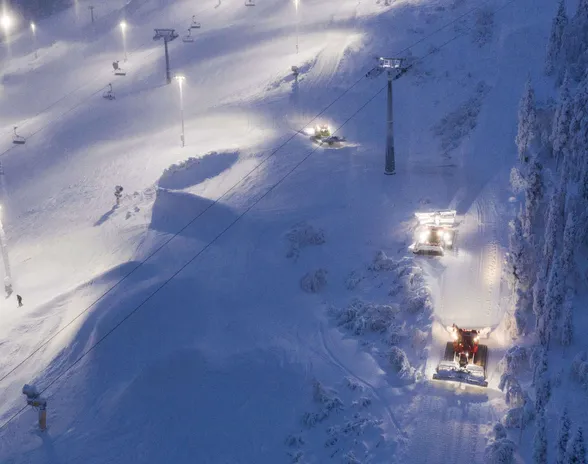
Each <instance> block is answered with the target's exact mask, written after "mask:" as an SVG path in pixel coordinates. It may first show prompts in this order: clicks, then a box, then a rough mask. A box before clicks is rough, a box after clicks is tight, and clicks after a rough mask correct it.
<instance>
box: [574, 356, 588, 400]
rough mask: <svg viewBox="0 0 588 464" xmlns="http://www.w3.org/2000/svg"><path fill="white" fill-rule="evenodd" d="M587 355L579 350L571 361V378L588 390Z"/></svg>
mask: <svg viewBox="0 0 588 464" xmlns="http://www.w3.org/2000/svg"><path fill="white" fill-rule="evenodd" d="M587 361H588V355H587V354H586V352H585V351H580V352H579V353H578V354H577V355H576V356H575V357H574V360H573V361H572V379H574V380H576V381H577V382H579V383H580V384H581V385H582V386H583V387H584V388H585V389H587V390H588V362H587Z"/></svg>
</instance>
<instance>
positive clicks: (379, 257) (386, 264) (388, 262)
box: [368, 250, 398, 271]
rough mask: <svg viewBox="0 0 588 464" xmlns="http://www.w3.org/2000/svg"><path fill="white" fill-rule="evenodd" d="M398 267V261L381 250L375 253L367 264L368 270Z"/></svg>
mask: <svg viewBox="0 0 588 464" xmlns="http://www.w3.org/2000/svg"><path fill="white" fill-rule="evenodd" d="M397 267H398V261H394V260H393V259H392V258H389V257H388V256H386V253H384V251H383V250H380V251H378V252H377V253H376V256H375V257H374V260H373V261H372V264H370V265H369V266H368V269H369V270H370V271H392V270H394V269H396V268H397Z"/></svg>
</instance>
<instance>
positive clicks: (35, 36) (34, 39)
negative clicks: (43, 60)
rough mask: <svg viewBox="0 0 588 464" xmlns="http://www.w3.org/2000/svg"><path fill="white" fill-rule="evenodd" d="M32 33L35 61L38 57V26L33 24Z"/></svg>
mask: <svg viewBox="0 0 588 464" xmlns="http://www.w3.org/2000/svg"><path fill="white" fill-rule="evenodd" d="M31 33H32V35H33V49H34V50H35V59H36V58H37V57H38V56H37V26H36V25H35V23H33V22H31Z"/></svg>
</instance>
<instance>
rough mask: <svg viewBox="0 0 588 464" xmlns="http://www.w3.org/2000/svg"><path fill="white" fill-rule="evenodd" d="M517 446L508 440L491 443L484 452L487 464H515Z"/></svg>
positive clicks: (503, 439)
mask: <svg viewBox="0 0 588 464" xmlns="http://www.w3.org/2000/svg"><path fill="white" fill-rule="evenodd" d="M515 449H516V447H515V444H514V443H513V442H512V441H510V440H508V439H506V438H502V439H500V440H495V441H493V442H491V443H490V444H489V445H488V446H487V447H486V449H485V450H484V463H485V464H512V463H514V452H515Z"/></svg>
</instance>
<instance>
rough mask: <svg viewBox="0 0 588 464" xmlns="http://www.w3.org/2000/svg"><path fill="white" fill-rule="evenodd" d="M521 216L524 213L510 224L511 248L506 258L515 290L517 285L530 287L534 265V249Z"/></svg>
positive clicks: (509, 278) (509, 277)
mask: <svg viewBox="0 0 588 464" xmlns="http://www.w3.org/2000/svg"><path fill="white" fill-rule="evenodd" d="M521 218H522V214H521V213H519V215H518V216H517V217H515V219H513V220H512V221H511V222H510V224H509V226H510V234H509V250H508V256H507V258H506V274H507V276H508V282H509V284H510V286H511V288H512V289H513V290H515V291H516V286H517V285H518V287H519V288H522V290H527V289H528V288H529V287H530V285H531V281H532V275H533V267H534V266H533V262H532V253H531V252H532V250H531V247H530V244H529V241H528V240H527V238H526V237H525V233H524V230H523V223H522V219H521Z"/></svg>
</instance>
